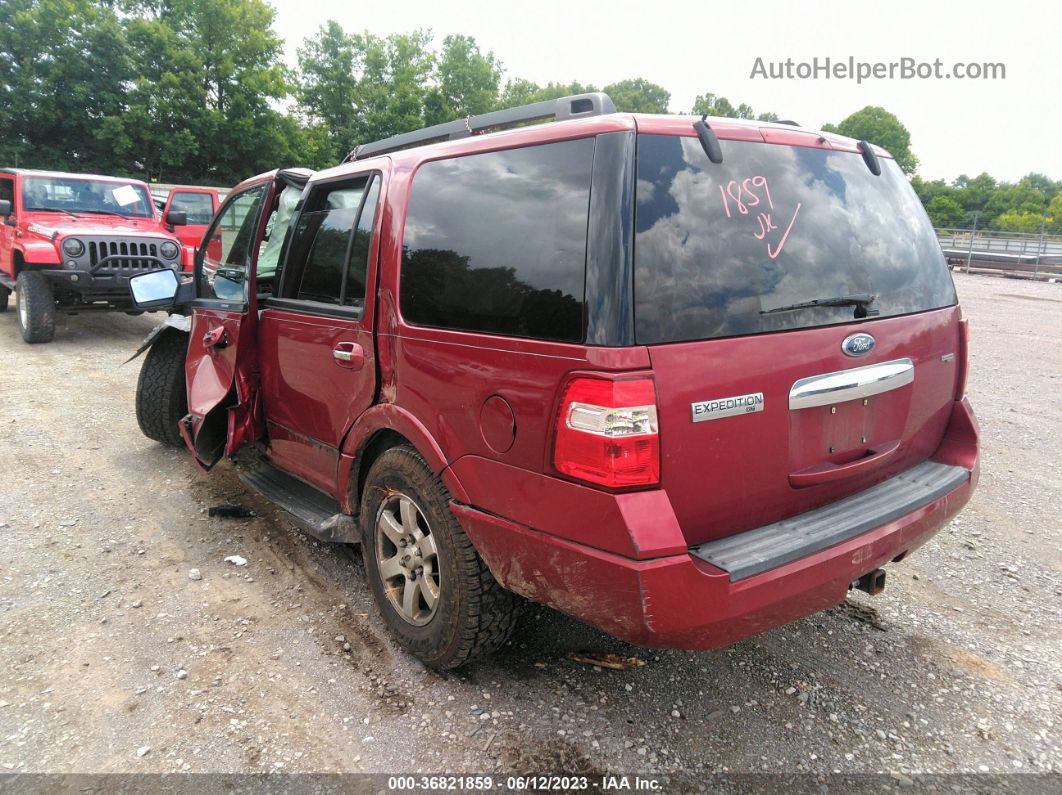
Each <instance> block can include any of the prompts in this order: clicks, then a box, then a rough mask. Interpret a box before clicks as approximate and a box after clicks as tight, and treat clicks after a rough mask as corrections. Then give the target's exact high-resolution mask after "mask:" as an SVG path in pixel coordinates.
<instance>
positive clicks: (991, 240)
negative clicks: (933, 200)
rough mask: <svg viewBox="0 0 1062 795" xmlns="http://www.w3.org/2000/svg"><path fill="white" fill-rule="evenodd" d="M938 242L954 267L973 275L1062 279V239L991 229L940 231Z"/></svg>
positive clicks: (941, 229)
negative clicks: (979, 273) (999, 274)
mask: <svg viewBox="0 0 1062 795" xmlns="http://www.w3.org/2000/svg"><path fill="white" fill-rule="evenodd" d="M936 233H937V240H939V241H940V248H941V249H942V250H943V252H944V256H945V258H946V259H947V260H948V262H949V263H951V264H952V265H959V266H962V267H963V268H964V269H965V270H966V271H967V272H968V273H969V272H971V271H986V272H1002V273H1005V274H1010V275H1015V276H1022V277H1026V278H1052V279H1053V278H1056V277H1059V276H1062V235H1053V234H1052V235H1049V234H1038V235H1037V234H1021V233H1017V232H1000V231H997V230H992V229H977V230H973V229H950V228H938V229H937V230H936Z"/></svg>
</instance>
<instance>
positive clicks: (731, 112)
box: [691, 93, 778, 121]
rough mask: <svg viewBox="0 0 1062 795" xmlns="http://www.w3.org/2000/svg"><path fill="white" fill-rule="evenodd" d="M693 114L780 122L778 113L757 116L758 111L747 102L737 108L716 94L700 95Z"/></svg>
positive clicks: (694, 105) (694, 102) (694, 101)
mask: <svg viewBox="0 0 1062 795" xmlns="http://www.w3.org/2000/svg"><path fill="white" fill-rule="evenodd" d="M691 112H692V113H694V114H695V115H698V116H701V115H704V114H707V115H709V116H721V117H723V118H730V119H756V120H757V121H778V114H777V113H771V112H767V113H761V114H759V115H756V111H754V110H753V109H752V106H751V105H749V104H748V103H746V102H742V103H741V104H740V105H737V106H736V107H735V106H734V105H733V104H732V103H731V102H730V100H729V99H727V98H726V97H721V96H717V95H716V94H711V93H708V94H699V95H698V96H697V98H696V99H695V100H693V110H692V111H691Z"/></svg>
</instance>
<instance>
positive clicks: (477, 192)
mask: <svg viewBox="0 0 1062 795" xmlns="http://www.w3.org/2000/svg"><path fill="white" fill-rule="evenodd" d="M593 159H594V140H593V139H592V138H585V139H580V140H575V141H563V142H560V143H553V144H545V145H542V146H531V147H525V148H522V149H510V150H506V151H502V152H489V153H485V154H478V155H467V156H465V157H457V158H452V159H450V160H436V161H432V162H429V163H425V164H424V165H423V166H421V167H420V168H419V169H418V171H417V174H416V176H415V178H414V180H413V189H412V194H411V197H410V201H409V209H408V211H407V214H406V226H405V237H404V241H403V247H402V274H401V277H402V283H401V287H400V291H401V299H400V305H401V308H402V315H403V317H404V318H405V319H406V320H407V321H408V322H410V323H414V324H417V325H422V326H434V327H440V328H452V329H460V330H463V331H482V332H490V333H494V334H504V335H510V336H521V337H532V338H538V339H554V340H564V341H571V342H575V341H580V340H582V338H583V297H584V283H585V280H586V228H587V218H588V214H589V205H590V173H591V168H592V166H593Z"/></svg>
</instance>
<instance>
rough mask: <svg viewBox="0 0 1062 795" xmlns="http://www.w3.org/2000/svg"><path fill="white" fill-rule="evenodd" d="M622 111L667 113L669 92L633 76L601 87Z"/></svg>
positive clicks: (617, 108)
mask: <svg viewBox="0 0 1062 795" xmlns="http://www.w3.org/2000/svg"><path fill="white" fill-rule="evenodd" d="M602 90H603V91H604V92H605V93H606V94H608V95H609V97H611V99H612V102H613V103H614V104H615V105H616V110H618V111H620V112H622V113H667V112H668V109H667V107H668V102H670V101H671V94H670V93H669V92H668V90H667V89H665V88H664V87H663V86H658V85H657V84H656V83H650V82H649V81H648V80H646V79H644V78H641V77H635V78H631V79H629V80H620V81H619V82H618V83H611V84H609V85H607V86H605V87H604V88H603V89H602Z"/></svg>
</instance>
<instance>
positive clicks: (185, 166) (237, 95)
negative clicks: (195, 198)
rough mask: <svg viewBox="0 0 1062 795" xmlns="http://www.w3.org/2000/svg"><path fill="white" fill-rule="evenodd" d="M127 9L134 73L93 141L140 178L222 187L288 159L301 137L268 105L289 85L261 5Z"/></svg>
mask: <svg viewBox="0 0 1062 795" xmlns="http://www.w3.org/2000/svg"><path fill="white" fill-rule="evenodd" d="M129 9H130V10H131V12H132V11H136V12H137V14H136V15H131V16H129V17H127V19H126V26H125V27H126V35H127V38H128V40H129V41H130V42H134V43H135V44H136V46H135V47H132V48H131V52H132V55H131V57H132V59H133V64H134V70H135V75H136V77H135V78H134V79H133V80H131V81H128V82H126V83H125V84H124V86H123V88H124V89H125V90H126V97H125V102H124V103H123V104H124V107H122V108H121V110H120V111H119V112H117V113H114V114H111V115H109V116H108V117H107V118H105V119H104V120H103V121H102V122H101V124H100V125H99V127H98V132H97V134H96V136H95V137H96V139H97V140H99V141H100V142H102V143H105V144H106V145H107V146H108V147H109V148H110V150H111V151H114V152H117V153H121V154H124V155H127V156H129V157H130V158H132V160H133V163H132V165H134V166H135V168H136V170H137V171H139V172H140V173H141V174H142V175H144V176H146V177H149V178H159V177H165V178H166V179H173V180H181V181H185V180H193V179H194V180H196V181H207V182H212V183H217V184H221V185H229V184H232V183H234V182H237V181H239V180H242V179H244V178H245V177H247V176H248V175H249V174H254V173H257V172H259V171H265V170H267V169H270V168H275V167H277V166H278V165H289V164H294V162H295V161H294V158H296V157H297V156H298V155H299V154H300V153H301V152H302V150H303V141H301V140H300V136H301V130H298V129H297V128H295V130H293V129H292V126H291V125H290V124H289V123H287V122H286V121H285V114H283V113H281V112H280V111H278V110H277V109H276V108H275V107H274V103H276V102H279V101H281V100H283V99H284V98H285V97H286V96H287V95H288V91H289V85H288V80H287V76H286V74H285V70H284V66H283V64H282V62H281V55H282V52H281V44H282V42H281V40H280V38H279V37H278V36H277V35H276V33H275V32H274V31H273V21H274V17H275V12H274V11H273V9H272V8H271V7H270V6H269V5H267V4H266V3H265V2H263V1H262V0H157V1H155V2H148V1H147V0H144V1H143V2H135V3H131V4H130V5H129ZM280 130H285V131H287V132H288V133H291V132H295V133H296V134H295V135H294V136H293V137H288V136H286V135H280V134H278V132H279V131H280Z"/></svg>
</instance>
